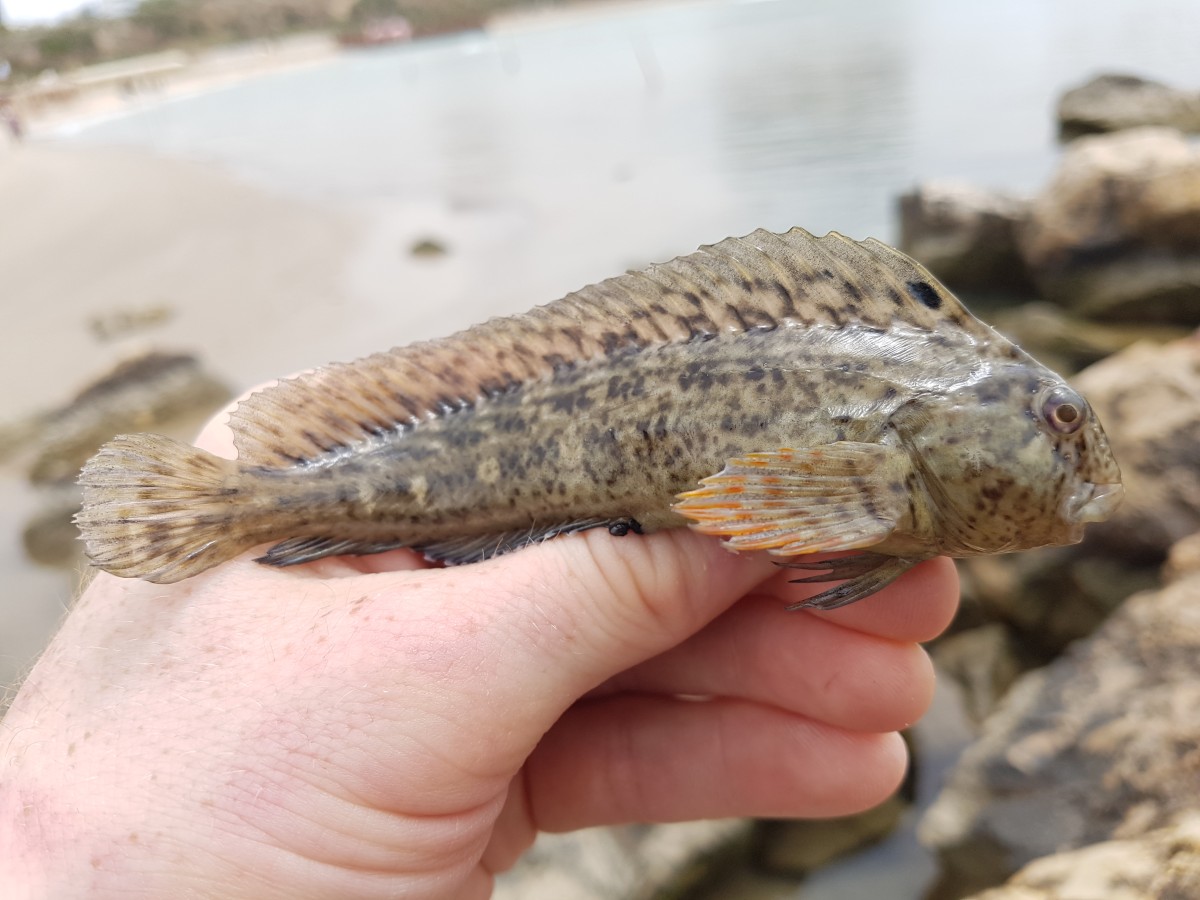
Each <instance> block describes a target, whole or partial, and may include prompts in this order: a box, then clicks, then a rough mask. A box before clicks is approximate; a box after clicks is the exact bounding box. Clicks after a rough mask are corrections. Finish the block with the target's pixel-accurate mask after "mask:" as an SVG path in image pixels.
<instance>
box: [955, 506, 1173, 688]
mask: <svg viewBox="0 0 1200 900" xmlns="http://www.w3.org/2000/svg"><path fill="white" fill-rule="evenodd" d="M1089 527H1091V526H1089ZM1161 561H1162V557H1157V558H1155V559H1152V560H1141V561H1140V562H1141V563H1142V564H1141V565H1136V564H1135V563H1136V562H1138V561H1137V560H1135V561H1130V560H1128V559H1125V558H1123V557H1122V556H1119V555H1114V554H1113V553H1112V552H1111V551H1110V550H1109V549H1108V548H1107V547H1101V546H1098V545H1097V544H1096V543H1094V542H1091V541H1085V542H1084V543H1083V544H1080V545H1077V546H1074V547H1052V548H1046V549H1042V550H1031V551H1028V552H1026V553H1017V554H1013V555H1011V556H981V557H976V558H973V559H966V560H959V572H960V576H961V579H962V594H963V605H964V607H965V608H967V609H969V613H970V615H971V616H972V618H973V619H974V620H975V621H976V622H980V623H1001V624H1003V625H1004V627H1005V629H1006V630H1007V631H1008V633H1009V638H1008V639H1009V641H1011V642H1012V644H1015V647H1013V646H1012V644H1010V645H1009V647H1010V649H1013V650H1017V649H1018V648H1019V652H1017V653H1016V654H1015V655H1009V654H1007V653H1005V652H1004V646H1003V645H999V646H997V644H998V642H999V638H997V637H993V638H992V641H993V650H994V654H993V655H992V656H985V655H982V648H976V650H977V651H978V652H980V653H981V655H980V656H979V657H975V658H973V659H972V660H971V664H972V665H973V666H981V665H983V664H984V663H985V662H988V661H990V662H992V663H993V664H994V665H996V666H997V667H998V669H997V671H995V672H994V673H993V674H992V676H991V677H992V678H993V685H994V686H995V687H996V688H997V689H1001V686H1002V685H1003V684H1004V682H1005V680H1006V678H1008V677H1007V675H1006V673H1005V671H1004V670H1005V669H1009V670H1010V671H1011V667H1013V666H1016V667H1018V671H1022V672H1023V671H1025V670H1027V669H1029V668H1032V667H1033V666H1039V665H1044V664H1046V663H1047V662H1049V661H1050V660H1052V659H1054V658H1055V657H1056V656H1058V655H1059V654H1060V653H1062V651H1063V650H1064V649H1065V648H1066V647H1067V645H1068V644H1070V643H1072V642H1073V641H1076V640H1078V639H1079V638H1082V637H1087V636H1088V635H1090V634H1091V633H1092V632H1094V631H1095V630H1096V628H1097V627H1099V625H1100V623H1101V622H1103V621H1104V620H1105V619H1107V618H1108V616H1109V615H1110V614H1111V613H1112V612H1113V610H1115V609H1117V607H1119V606H1120V605H1121V603H1122V602H1124V600H1125V598H1126V597H1128V596H1129V595H1130V594H1133V593H1136V592H1137V591H1140V590H1145V589H1147V588H1151V587H1155V586H1157V584H1158V582H1159V568H1160V565H1161ZM951 668H952V669H953V666H951ZM981 676H982V673H980V672H978V671H977V672H976V674H975V678H979V677H981ZM1008 680H1009V682H1010V683H1011V678H1008ZM970 686H971V682H970V681H967V682H965V683H964V687H967V688H968V689H969V688H970Z"/></svg>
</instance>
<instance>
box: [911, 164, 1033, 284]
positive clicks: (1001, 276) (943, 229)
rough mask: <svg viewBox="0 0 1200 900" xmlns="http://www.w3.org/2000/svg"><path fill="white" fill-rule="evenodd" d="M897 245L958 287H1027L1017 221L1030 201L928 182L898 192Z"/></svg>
mask: <svg viewBox="0 0 1200 900" xmlns="http://www.w3.org/2000/svg"><path fill="white" fill-rule="evenodd" d="M899 205H900V249H901V250H903V251H904V252H905V253H908V254H909V255H910V256H912V257H913V258H914V259H917V260H920V261H921V263H922V264H924V265H925V266H927V267H928V268H929V270H930V271H931V272H933V274H934V275H936V276H937V277H938V278H939V279H941V280H942V281H944V282H946V284H947V285H949V286H950V287H951V288H953V289H957V290H972V289H975V290H979V289H983V290H988V291H992V290H1010V291H1022V292H1024V291H1029V290H1031V288H1032V283H1031V282H1030V279H1029V275H1028V273H1027V272H1026V271H1025V264H1024V262H1023V261H1022V259H1021V256H1020V254H1019V252H1018V251H1017V244H1016V227H1017V225H1018V223H1020V222H1021V221H1023V220H1024V218H1025V215H1026V212H1027V210H1028V207H1029V203H1028V201H1026V200H1022V199H1019V198H1017V197H1015V196H1012V195H1011V194H1006V193H1001V192H999V191H988V190H983V189H981V188H977V187H972V186H971V185H968V184H960V183H958V182H928V183H926V184H922V185H920V186H918V187H917V188H915V189H914V190H912V191H910V192H909V193H907V194H904V195H903V196H901V197H900V204H899Z"/></svg>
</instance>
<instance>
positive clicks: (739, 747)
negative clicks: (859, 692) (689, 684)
mask: <svg viewBox="0 0 1200 900" xmlns="http://www.w3.org/2000/svg"><path fill="white" fill-rule="evenodd" d="M906 765H907V750H906V749H905V748H904V743H903V741H902V740H901V739H900V737H899V736H898V735H896V734H857V733H852V732H846V731H842V730H841V729H838V728H833V727H831V726H828V725H824V724H821V723H818V722H814V721H812V720H811V719H807V718H805V717H803V716H797V715H794V714H792V713H788V712H785V711H783V710H779V709H775V708H772V707H768V706H763V705H761V704H756V703H747V702H744V701H740V700H712V701H706V702H689V701H685V700H674V699H666V698H651V697H614V698H608V699H604V700H599V701H596V702H594V703H588V704H581V705H580V706H577V707H575V708H574V709H572V710H571V711H570V712H568V713H567V715H566V716H564V717H563V720H562V722H561V723H560V724H559V725H558V726H556V727H555V728H554V729H553V730H552V731H550V733H548V734H547V735H546V737H545V738H544V739H543V741H542V742H541V744H539V745H538V747H537V749H536V750H535V751H534V753H533V755H532V756H531V757H530V761H529V766H528V768H527V770H526V771H527V774H526V779H527V786H528V803H529V809H530V812H531V815H532V817H533V821H534V823H535V824H536V825H537V827H538V828H539V829H541V830H545V831H566V830H569V829H573V828H580V827H584V826H590V825H605V824H616V823H620V822H634V821H638V822H642V821H645V822H672V821H683V820H689V819H704V818H720V817H725V816H764V817H798V816H799V817H824V816H838V815H848V814H850V813H853V812H858V811H860V810H863V809H867V808H869V807H871V806H874V805H876V804H877V803H880V802H882V801H883V800H884V799H886V798H887V797H888V796H889V795H890V794H891V793H892V792H893V791H894V790H895V789H896V787H897V786H898V785H899V784H900V782H901V780H902V778H903V776H904V771H905V768H906Z"/></svg>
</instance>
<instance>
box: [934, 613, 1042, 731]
mask: <svg viewBox="0 0 1200 900" xmlns="http://www.w3.org/2000/svg"><path fill="white" fill-rule="evenodd" d="M931 655H932V656H933V661H934V663H935V664H936V666H937V668H938V669H939V670H940V671H941V672H942V673H944V674H945V675H948V676H949V677H950V678H953V679H954V680H955V682H957V683H958V685H959V687H961V688H962V701H963V707H964V709H965V710H966V713H967V715H968V716H970V718H971V721H972V722H974V723H975V724H976V725H979V724H980V723H982V722H983V721H984V720H985V719H986V718H987V717H988V716H989V715H991V714H992V711H993V710H995V708H996V706H997V705H998V704H999V703H1000V699H1001V698H1002V697H1003V696H1004V695H1005V693H1007V691H1008V689H1009V688H1010V687H1011V686H1012V684H1013V682H1015V681H1016V680H1017V678H1018V677H1019V676H1020V675H1021V674H1022V673H1023V672H1027V671H1028V670H1029V669H1031V668H1033V667H1034V666H1035V665H1037V660H1038V658H1037V657H1035V656H1033V654H1031V653H1029V651H1028V650H1027V649H1026V648H1025V646H1024V645H1023V643H1022V641H1021V640H1020V638H1019V637H1018V633H1017V631H1016V630H1015V629H1013V628H1011V627H1009V626H1007V625H1004V624H1002V623H1000V622H993V623H991V624H988V625H981V626H979V627H977V628H968V629H966V630H965V631H959V632H957V633H955V634H951V635H948V636H947V637H945V638H943V639H941V640H939V641H937V642H936V643H935V644H934V645H933V647H932V648H931Z"/></svg>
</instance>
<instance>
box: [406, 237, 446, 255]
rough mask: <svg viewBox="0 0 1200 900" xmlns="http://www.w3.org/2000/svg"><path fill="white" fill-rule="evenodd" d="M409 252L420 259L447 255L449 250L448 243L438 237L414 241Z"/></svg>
mask: <svg viewBox="0 0 1200 900" xmlns="http://www.w3.org/2000/svg"><path fill="white" fill-rule="evenodd" d="M408 252H409V253H410V254H411V255H412V256H415V257H417V258H418V259H436V258H437V257H439V256H445V255H446V253H447V252H448V251H447V249H446V245H445V244H443V243H442V242H441V241H439V240H438V239H437V238H421V239H420V240H417V241H414V242H413V245H412V246H411V247H409V248H408Z"/></svg>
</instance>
